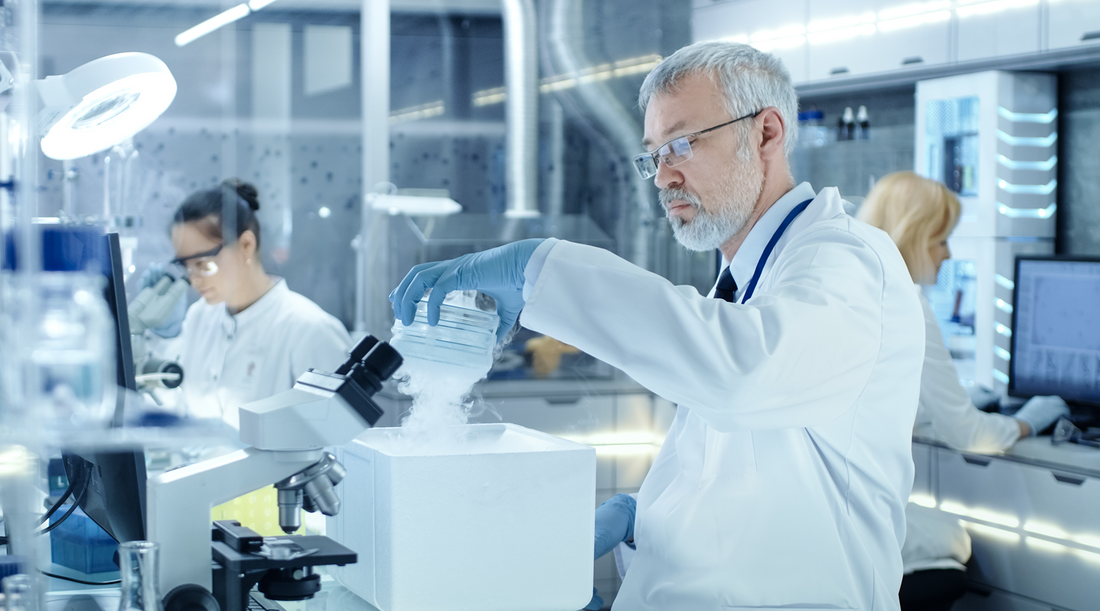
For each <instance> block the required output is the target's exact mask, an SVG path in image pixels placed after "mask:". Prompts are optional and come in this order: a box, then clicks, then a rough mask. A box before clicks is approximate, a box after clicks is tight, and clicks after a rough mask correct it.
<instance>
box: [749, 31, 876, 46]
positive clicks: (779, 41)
mask: <svg viewBox="0 0 1100 611" xmlns="http://www.w3.org/2000/svg"><path fill="white" fill-rule="evenodd" d="M871 27H875V26H871ZM811 36H813V34H811ZM805 43H806V37H805V36H789V37H787V38H776V39H773V40H766V41H764V42H754V43H752V46H754V47H756V48H757V49H759V50H761V51H764V52H768V51H771V50H773V49H789V48H791V47H797V46H799V45H802V44H805Z"/></svg>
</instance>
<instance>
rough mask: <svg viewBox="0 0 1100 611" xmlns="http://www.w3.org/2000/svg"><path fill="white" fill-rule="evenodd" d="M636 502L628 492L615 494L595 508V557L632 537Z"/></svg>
mask: <svg viewBox="0 0 1100 611" xmlns="http://www.w3.org/2000/svg"><path fill="white" fill-rule="evenodd" d="M637 506H638V502H637V501H635V500H634V497H632V496H630V495H629V494H616V495H615V496H613V497H611V498H610V499H608V500H606V501H604V503H603V505H600V506H599V508H597V509H596V545H595V553H596V556H595V557H596V558H599V557H600V556H603V555H604V554H606V553H607V552H610V551H611V550H613V549H615V546H616V545H618V544H620V543H622V542H623V541H629V540H631V539H633V538H634V511H635V510H636V509H637Z"/></svg>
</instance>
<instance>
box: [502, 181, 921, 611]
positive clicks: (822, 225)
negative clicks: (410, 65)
mask: <svg viewBox="0 0 1100 611" xmlns="http://www.w3.org/2000/svg"><path fill="white" fill-rule="evenodd" d="M811 197H815V196H814V193H813V189H812V188H811V187H810V186H809V184H806V183H803V184H802V185H799V186H798V187H796V188H795V189H794V190H793V191H791V192H790V193H788V194H787V195H785V196H784V197H782V198H781V199H780V200H779V201H778V202H776V204H775V205H774V206H773V207H772V208H771V209H770V210H769V211H768V212H767V213H766V214H765V215H764V216H763V217H762V218H761V219H760V221H759V222H758V223H757V224H756V225H755V226H754V228H753V229H752V230H751V232H750V233H749V235H748V237H747V239H746V240H745V242H744V244H743V245H742V246H741V248H740V250H739V251H738V253H737V255H736V256H735V257H734V260H733V261H732V263H731V265H732V273H733V276H734V279H735V280H736V281H737V284H738V286H739V287H740V288H739V291H738V295H737V296H738V299H740V297H741V294H742V293H743V292H744V290H745V285H746V284H748V279H749V277H750V276H751V274H752V270H753V268H755V266H756V263H757V260H758V258H759V257H760V254H761V253H762V251H763V249H764V245H765V244H766V243H767V241H768V240H769V239H770V238H771V236H772V234H773V232H774V231H775V228H777V227H778V226H779V224H780V222H781V221H782V219H783V218H784V217H785V216H786V215H787V213H788V212H789V211H790V210H791V209H793V208H794V207H795V206H796V205H797V204H798V203H799V202H801V201H803V200H805V199H807V198H811ZM543 246H547V244H543ZM540 248H541V247H540ZM549 248H551V250H550V251H549V253H548V255H546V256H545V259H544V260H542V258H541V255H540V253H538V252H537V251H536V253H535V255H536V256H535V257H532V260H533V262H536V261H537V265H541V268H540V269H539V270H538V274H537V277H536V278H534V279H533V286H531V287H530V296H529V299H528V301H527V305H526V307H525V309H524V312H523V318H522V321H523V324H524V326H526V327H529V328H531V329H534V330H536V331H538V332H541V333H546V334H548V335H551V336H553V337H555V338H557V339H559V340H561V341H563V342H566V343H568V344H571V345H574V346H577V347H578V348H580V349H582V350H584V351H585V352H587V353H589V354H592V355H593V356H595V357H597V358H599V359H601V360H604V361H606V362H608V363H610V364H611V365H614V366H616V367H618V368H620V369H622V370H623V371H625V372H626V373H628V374H629V375H630V376H631V377H633V378H634V379H635V380H637V381H638V382H639V383H641V384H643V385H645V386H646V387H647V388H649V389H650V390H652V391H653V392H655V393H656V394H658V395H661V396H663V397H666V398H668V399H671V400H674V401H675V402H676V403H678V404H679V407H678V409H677V413H676V418H675V420H674V421H673V423H672V427H671V430H670V431H669V434H668V437H667V438H666V439H665V442H664V445H663V447H662V448H661V450H660V452H659V454H658V456H657V458H656V461H655V462H654V464H653V467H652V468H651V469H650V471H649V474H648V475H647V476H646V479H645V481H644V483H643V484H642V487H641V490H640V491H639V493H638V507H637V517H636V522H635V527H634V541H635V543H636V544H637V553H636V555H635V556H634V559H633V563H632V565H631V567H630V570H629V572H628V573H627V574H626V579H625V580H624V581H623V584H622V588H621V589H620V590H619V593H618V595H617V597H616V599H615V609H622V610H628V611H643V610H658V609H660V610H662V611H664V610H668V609H677V610H689V609H719V608H723V609H767V608H774V607H783V608H797V609H861V610H863V611H872V610H874V611H879V610H896V609H898V608H899V607H898V597H897V592H898V587H899V585H900V583H901V576H902V564H901V553H900V548H901V544H902V540H903V539H904V537H905V518H904V507H905V502H906V499H907V498H908V496H909V493H910V490H911V488H912V478H913V461H912V455H911V449H910V437H911V434H912V422H913V416H914V414H915V412H916V406H917V393H918V383H919V380H920V367H921V361H922V358H923V354H924V337H923V335H924V326H923V325H921V324H920V320H921V318H920V317H921V313H920V305H919V304H918V301H917V296H916V295H915V294H914V291H913V285H912V281H911V280H910V279H909V274H908V272H907V271H906V268H905V264H904V262H903V261H902V258H901V256H900V255H899V254H898V251H897V249H896V248H895V246H894V245H893V243H892V242H891V241H890V239H889V238H888V237H887V236H886V234H885V233H882V232H881V231H879V230H877V229H874V228H871V227H869V226H867V225H865V224H863V223H860V222H858V221H856V220H854V219H853V218H851V217H850V216H848V215H847V214H845V213H844V210H843V208H842V203H841V199H840V196H839V194H838V193H837V191H836V189H825V190H823V191H822V192H821V194H820V195H818V196H816V198H815V199H814V202H813V203H812V204H811V205H810V207H809V208H807V209H806V210H805V211H804V212H803V213H802V214H801V215H800V216H799V217H798V218H797V219H795V221H794V222H793V223H792V224H791V226H790V227H789V228H788V229H787V232H786V233H785V234H784V235H783V237H782V239H780V240H779V242H778V245H777V247H776V249H775V251H774V253H773V254H772V255H771V257H770V258H769V260H768V262H767V265H766V266H765V268H764V271H763V275H762V277H761V279H760V282H759V285H758V286H757V288H756V292H755V295H754V296H753V297H752V298H751V299H750V300H749V301H748V303H747V304H746V305H740V304H731V303H727V302H724V301H720V300H717V299H708V298H706V297H703V296H702V295H700V294H699V293H698V291H696V290H695V289H694V288H692V287H689V286H680V287H677V286H673V285H672V284H671V283H669V282H668V281H667V280H665V279H664V278H662V277H660V276H658V275H656V274H653V273H650V272H648V271H646V270H644V269H641V268H639V267H636V266H634V265H632V264H630V263H628V262H627V261H624V260H622V259H620V258H618V257H616V256H615V255H613V254H611V253H610V252H607V251H605V250H600V249H597V248H592V247H588V246H582V245H578V244H571V243H568V242H556V243H551V244H550V245H549ZM528 267H529V270H528V271H530V267H531V266H530V265H529V266H528ZM527 277H528V282H529V283H531V282H532V275H531V274H530V273H528V276H527ZM525 288H526V287H525Z"/></svg>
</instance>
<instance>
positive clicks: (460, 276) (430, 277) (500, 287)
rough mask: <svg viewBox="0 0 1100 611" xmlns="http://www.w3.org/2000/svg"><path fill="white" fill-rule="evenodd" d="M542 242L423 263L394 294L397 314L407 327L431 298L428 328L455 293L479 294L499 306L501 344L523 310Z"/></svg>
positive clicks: (391, 299)
mask: <svg viewBox="0 0 1100 611" xmlns="http://www.w3.org/2000/svg"><path fill="white" fill-rule="evenodd" d="M542 242H543V240H542V239H531V240H520V241H519V242H512V243H511V244H505V245H504V246H500V247H497V248H493V249H490V250H486V251H482V252H477V253H473V254H469V255H462V256H461V257H459V258H457V259H452V260H450V261H439V262H436V263H423V264H421V265H417V266H416V267H414V268H412V270H410V271H409V273H408V274H407V275H406V276H405V279H404V280H402V281H401V285H400V286H398V287H397V288H396V289H394V291H393V292H392V293H390V303H392V304H393V313H394V315H395V316H396V317H397V319H398V320H400V321H401V323H402V324H404V325H410V324H412V322H413V318H415V317H416V304H417V303H418V302H419V301H420V300H421V299H422V298H423V297H424V291H426V290H428V289H432V294H431V295H430V296H428V324H429V325H432V326H433V327H434V326H435V325H436V324H437V323H438V322H439V306H440V305H442V303H443V299H444V298H445V297H446V296H447V293H449V292H451V291H466V290H475V291H481V292H482V293H485V294H486V295H489V296H490V297H492V298H493V299H495V300H496V302H497V315H498V316H500V325H499V326H498V327H497V341H500V340H501V339H503V338H504V336H505V335H506V334H507V333H508V331H511V329H512V325H514V324H516V319H517V318H519V313H520V311H522V310H523V304H524V300H523V283H524V276H523V272H524V270H525V269H526V268H527V262H528V261H530V260H531V255H532V254H534V252H535V249H536V248H538V247H539V244H542Z"/></svg>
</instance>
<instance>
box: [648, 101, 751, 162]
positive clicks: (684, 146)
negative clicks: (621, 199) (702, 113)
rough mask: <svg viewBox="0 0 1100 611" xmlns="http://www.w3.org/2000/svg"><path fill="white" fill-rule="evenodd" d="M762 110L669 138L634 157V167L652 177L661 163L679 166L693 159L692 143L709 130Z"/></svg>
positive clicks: (730, 123)
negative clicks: (672, 138)
mask: <svg viewBox="0 0 1100 611" xmlns="http://www.w3.org/2000/svg"><path fill="white" fill-rule="evenodd" d="M761 112H762V111H759V110H758V111H756V112H754V113H752V114H749V115H745V116H743V117H738V118H737V119H734V120H732V121H726V122H725V123H723V124H721V125H715V126H714V127H708V128H707V129H704V130H702V131H698V132H695V133H693V134H687V135H685V136H680V137H679V138H676V139H675V140H669V141H668V142H666V143H664V144H662V145H661V146H659V147H657V150H655V151H651V152H649V153H642V154H641V155H638V156H637V157H635V158H634V169H635V170H637V171H638V175H639V176H641V177H642V178H652V177H654V176H656V175H657V167H658V166H659V165H660V164H664V165H666V166H668V167H670V168H671V167H673V166H678V165H680V164H681V163H683V162H685V161H687V160H688V159H691V157H692V152H691V143H692V142H695V140H696V139H697V138H699V136H702V135H703V134H705V133H707V132H712V131H714V130H716V129H719V128H722V127H725V126H727V125H732V124H734V123H737V122H738V121H743V120H745V119H749V118H752V117H755V116H756V115H758V114H760V113H761Z"/></svg>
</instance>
